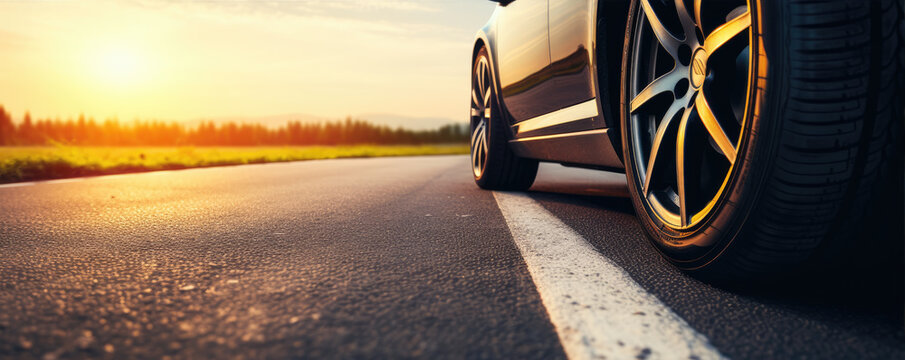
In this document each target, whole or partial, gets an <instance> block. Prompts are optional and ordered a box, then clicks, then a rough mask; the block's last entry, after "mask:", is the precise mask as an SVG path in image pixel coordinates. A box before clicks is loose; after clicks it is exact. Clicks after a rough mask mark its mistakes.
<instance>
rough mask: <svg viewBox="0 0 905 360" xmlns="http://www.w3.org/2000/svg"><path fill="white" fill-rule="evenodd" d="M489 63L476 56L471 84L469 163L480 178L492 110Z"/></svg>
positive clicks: (483, 168) (484, 162)
mask: <svg viewBox="0 0 905 360" xmlns="http://www.w3.org/2000/svg"><path fill="white" fill-rule="evenodd" d="M490 79H491V77H490V64H489V63H488V61H487V58H486V57H483V56H482V57H480V58H478V61H477V63H476V64H475V70H474V74H473V76H472V80H471V84H472V89H471V165H472V169H473V170H474V176H475V178H480V177H481V176H482V175H483V173H484V170H485V169H486V165H487V155H488V135H489V134H488V126H489V124H490V116H491V114H492V113H493V112H492V100H491V98H492V96H491V93H492V90H491V88H490Z"/></svg>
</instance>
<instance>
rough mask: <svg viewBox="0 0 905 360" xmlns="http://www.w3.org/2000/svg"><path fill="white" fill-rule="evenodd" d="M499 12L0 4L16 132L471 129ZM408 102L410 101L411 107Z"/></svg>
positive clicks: (8, 100) (436, 5) (420, 6)
mask: <svg viewBox="0 0 905 360" xmlns="http://www.w3.org/2000/svg"><path fill="white" fill-rule="evenodd" d="M492 8H493V3H491V2H487V1H474V2H472V1H469V2H462V3H459V2H449V1H439V0H438V1H413V0H398V1H397V0H393V1H372V0H368V1H365V0H339V1H303V2H276V3H274V2H266V3H265V2H253V1H235V2H234V1H229V2H219V1H218V2H182V1H179V2H174V1H149V0H134V1H112V0H93V1H89V0H86V1H53V2H45V1H40V2H3V3H0V52H2V53H3V54H4V60H3V61H2V62H0V82H2V83H3V84H4V86H3V87H2V88H0V104H2V105H3V106H4V107H5V108H6V109H7V110H8V111H10V112H11V113H12V114H13V116H14V117H15V118H16V119H21V117H22V115H23V114H24V113H25V111H30V112H31V114H32V115H33V116H35V117H38V118H55V117H60V118H67V117H72V116H77V115H78V114H81V113H84V114H88V115H90V116H92V117H95V118H97V119H105V118H108V117H117V118H119V119H121V120H132V119H136V118H140V119H161V120H172V121H182V120H189V121H191V120H197V119H202V118H218V117H258V116H271V115H281V114H309V115H313V116H318V117H324V118H332V119H339V118H343V117H345V116H348V115H351V116H359V115H362V114H372V113H382V114H396V115H403V116H410V117H434V118H444V119H449V120H451V121H464V119H463V114H462V111H461V108H462V106H463V105H462V104H463V103H467V96H465V95H463V94H465V93H466V92H465V91H463V90H462V89H467V88H468V81H469V76H468V72H469V70H470V68H469V61H470V59H469V57H468V54H469V53H470V52H469V47H470V46H471V41H472V39H473V36H474V31H475V29H477V28H479V27H480V26H481V25H482V24H483V23H484V21H486V19H487V18H488V17H489V15H490V13H491V12H492ZM402 94H407V95H402Z"/></svg>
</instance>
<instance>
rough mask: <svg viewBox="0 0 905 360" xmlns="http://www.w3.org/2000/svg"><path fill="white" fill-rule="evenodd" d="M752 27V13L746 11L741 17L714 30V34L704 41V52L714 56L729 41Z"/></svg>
mask: <svg viewBox="0 0 905 360" xmlns="http://www.w3.org/2000/svg"><path fill="white" fill-rule="evenodd" d="M750 27H751V13H750V12H748V11H746V12H745V13H744V14H742V15H739V16H737V17H736V18H734V19H732V20H729V22H727V23H725V24H723V25H720V27H718V28H716V29H714V30H713V32H712V33H710V35H709V36H707V38H706V39H704V50H706V51H707V53H708V54H713V52H714V51H716V50H717V49H719V48H720V47H722V46H723V45H725V44H726V43H727V42H729V40H732V39H733V38H734V37H736V36H738V35H739V34H741V33H742V32H743V31H745V30H747V29H748V28H750Z"/></svg>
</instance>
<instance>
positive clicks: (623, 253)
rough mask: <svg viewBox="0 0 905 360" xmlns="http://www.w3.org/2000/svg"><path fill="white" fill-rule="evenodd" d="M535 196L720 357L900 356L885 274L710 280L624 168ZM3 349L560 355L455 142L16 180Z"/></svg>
mask: <svg viewBox="0 0 905 360" xmlns="http://www.w3.org/2000/svg"><path fill="white" fill-rule="evenodd" d="M529 196H530V197H531V198H533V199H534V200H535V201H537V202H538V203H540V204H541V205H542V206H543V208H545V209H546V210H548V211H549V212H550V213H552V214H553V215H554V216H555V217H556V218H558V219H559V220H561V222H562V223H564V224H566V225H568V227H570V228H571V229H573V230H574V231H575V232H576V233H577V234H579V235H580V236H581V237H583V238H584V239H586V240H587V242H589V243H590V244H591V245H593V246H594V248H595V249H596V250H597V251H599V253H600V255H602V256H604V257H606V258H608V259H610V260H611V261H612V262H613V263H615V264H616V265H618V267H621V268H622V269H623V270H624V271H625V272H626V273H627V274H628V275H629V276H630V277H631V279H633V280H634V281H635V282H636V283H637V284H638V285H640V286H641V287H642V288H643V289H644V290H646V291H647V292H648V293H650V294H651V295H653V296H655V297H656V298H658V299H659V300H660V301H661V302H662V303H663V304H664V305H666V306H668V307H669V308H670V309H672V311H673V312H674V313H675V314H676V315H678V316H679V317H681V318H682V319H684V321H685V322H687V324H688V325H689V326H691V327H692V328H694V329H695V330H697V332H699V333H700V334H702V335H704V336H706V337H707V339H709V341H710V343H711V344H712V345H713V346H714V347H715V348H716V349H717V350H718V351H719V352H720V353H721V354H722V355H724V356H727V357H730V358H739V359H745V358H750V359H763V358H818V359H827V358H856V359H866V358H878V359H881V358H882V359H889V358H905V332H903V330H902V318H901V316H902V314H901V313H902V311H901V310H902V303H901V302H899V300H891V299H897V294H898V292H899V291H901V288H900V286H899V285H900V284H898V283H896V282H889V281H884V280H883V279H884V277H883V276H882V275H877V274H870V275H858V276H853V277H835V278H834V279H830V280H829V281H827V279H822V280H823V281H815V284H814V285H813V286H804V287H802V286H795V287H789V286H787V285H777V286H776V287H766V288H763V287H762V288H758V289H759V290H744V291H743V290H737V289H732V290H730V289H721V288H716V287H713V286H710V285H708V284H705V283H701V282H699V281H697V280H695V279H692V278H689V277H687V276H685V275H683V274H682V273H680V272H678V271H676V270H675V269H673V268H671V267H670V266H669V265H668V264H666V263H665V262H664V261H663V260H661V259H660V258H659V257H658V256H657V254H656V253H655V251H654V250H653V248H652V247H650V245H648V244H647V243H646V241H647V240H646V239H645V237H644V234H643V231H642V229H641V228H640V226H639V224H638V223H637V221H636V220H635V218H634V215H633V213H632V209H631V204H630V202H629V201H628V199H627V198H626V196H627V194H626V189H625V185H624V180H623V175H621V174H613V173H605V172H596V171H589V170H581V169H569V168H565V167H561V166H559V165H546V164H545V165H543V166H542V168H541V172H540V175H539V178H538V181H537V183H536V185H535V186H534V187H533V188H532V191H531V192H529ZM878 284H879V285H878ZM639 356H640V357H644V356H645V354H644V353H641V354H639ZM0 357H2V358H43V359H53V358H82V357H100V358H124V357H140V358H162V357H172V358H284V357H294V358H374V357H377V358H384V357H392V358H400V357H402V358H410V357H420V358H463V357H466V358H514V359H534V358H537V359H556V358H564V357H565V353H564V350H563V346H562V345H561V344H560V340H559V338H558V334H557V330H556V328H555V327H554V325H553V324H551V319H550V317H549V316H548V312H547V309H546V308H545V306H544V303H543V302H542V301H541V296H540V295H539V293H538V288H537V287H536V286H535V283H534V282H533V281H532V277H531V275H530V274H529V271H528V268H527V266H526V263H525V261H524V259H523V257H522V256H521V254H520V253H519V249H518V248H517V247H516V245H515V243H514V242H513V237H512V235H511V233H510V229H509V227H508V225H507V222H506V219H504V218H503V215H502V214H501V212H500V208H499V207H498V205H497V201H496V200H495V198H494V194H493V193H491V192H487V191H481V190H479V189H477V188H476V187H475V185H474V184H473V182H472V180H471V177H470V174H469V173H468V160H467V159H466V158H465V157H462V156H445V157H411V158H382V159H348V160H327V161H310V162H297V163H281V164H266V165H248V166H235V167H222V168H209V169H197V170H183V171H170V172H158V173H146V174H134V175H120V176H108V177H97V178H87V179H77V180H74V181H59V182H43V183H37V184H30V185H24V186H8V187H0ZM664 358H669V356H668V355H667V356H664Z"/></svg>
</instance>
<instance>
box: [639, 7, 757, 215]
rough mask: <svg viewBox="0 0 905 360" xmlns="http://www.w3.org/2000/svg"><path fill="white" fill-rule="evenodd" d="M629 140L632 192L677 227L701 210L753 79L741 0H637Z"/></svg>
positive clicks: (721, 177)
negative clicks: (731, 0)
mask: <svg viewBox="0 0 905 360" xmlns="http://www.w3.org/2000/svg"><path fill="white" fill-rule="evenodd" d="M640 5H641V9H640V11H639V14H638V16H639V19H638V21H636V22H635V24H636V28H635V36H634V38H633V43H632V44H631V46H633V51H632V54H631V58H630V59H629V61H630V63H629V64H630V66H631V71H630V73H629V79H628V80H629V84H628V87H627V89H626V90H627V91H628V101H627V103H628V104H627V106H628V109H627V110H628V113H629V115H630V119H629V124H628V125H627V129H626V131H628V132H629V136H628V141H629V144H627V145H628V146H630V153H631V156H630V157H631V159H626V161H627V162H629V161H630V162H632V163H633V164H632V165H633V166H634V169H635V171H634V172H635V174H636V175H635V179H634V180H633V181H636V186H637V189H638V193H639V194H640V196H641V198H642V202H644V203H645V204H646V205H647V207H648V208H649V209H650V210H651V212H652V213H653V214H654V215H656V216H657V217H658V218H659V219H660V220H661V221H662V222H663V223H664V224H666V225H667V226H668V227H670V228H672V229H673V230H676V231H686V230H690V229H691V228H693V227H694V226H695V225H697V224H699V223H700V222H701V221H702V220H703V219H705V218H707V216H709V215H710V214H711V213H712V212H713V209H714V205H715V204H716V202H717V200H718V199H719V198H720V196H721V195H722V194H723V193H724V192H725V189H726V184H727V182H728V180H729V178H730V176H731V174H732V170H733V169H734V168H735V165H736V163H737V162H738V148H739V145H740V144H741V141H742V139H743V138H744V136H745V118H746V114H747V111H748V110H747V108H748V98H749V96H748V94H749V93H750V90H751V89H750V86H751V83H752V75H751V74H752V71H751V70H752V69H753V66H752V65H751V61H752V60H751V57H750V55H749V54H750V44H751V42H752V39H751V31H750V29H751V14H750V12H749V6H748V3H747V2H746V1H742V0H740V1H737V2H735V3H731V2H727V1H722V0H712V1H706V0H687V1H686V0H675V1H657V0H641V4H640Z"/></svg>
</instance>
